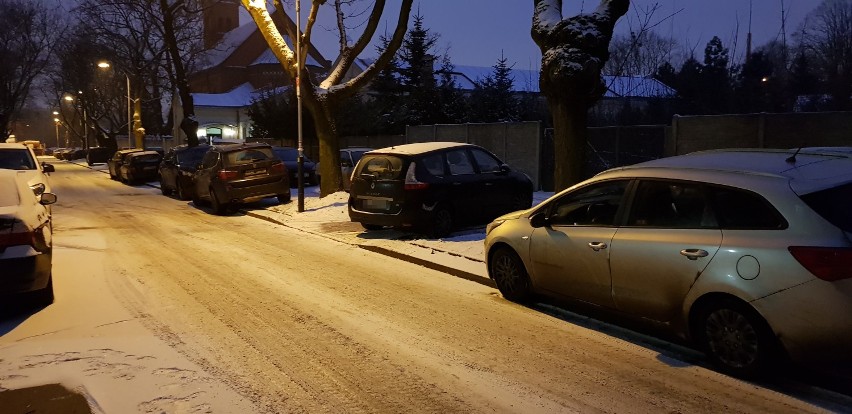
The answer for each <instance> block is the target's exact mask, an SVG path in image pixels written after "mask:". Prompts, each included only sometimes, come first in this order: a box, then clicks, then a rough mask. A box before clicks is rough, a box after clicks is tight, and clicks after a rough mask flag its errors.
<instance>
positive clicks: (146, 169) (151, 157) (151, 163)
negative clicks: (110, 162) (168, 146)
mask: <svg viewBox="0 0 852 414" xmlns="http://www.w3.org/2000/svg"><path fill="white" fill-rule="evenodd" d="M162 159H163V157H162V156H161V155H160V153H159V152H156V151H137V152H131V153H129V154H127V155H126V156H125V157H124V161H122V163H121V166H119V167H118V175H119V179H120V180H121V181H122V182H124V183H127V184H131V185H132V184H137V183H144V182H148V181H157V180H159V172H158V171H157V170H158V168H159V166H160V161H161V160H162Z"/></svg>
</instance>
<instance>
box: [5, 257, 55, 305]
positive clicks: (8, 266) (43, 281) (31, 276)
mask: <svg viewBox="0 0 852 414" xmlns="http://www.w3.org/2000/svg"><path fill="white" fill-rule="evenodd" d="M51 259H52V253H51V252H47V253H41V254H37V255H35V256H27V257H19V258H13V259H0V269H2V271H0V296H4V295H14V294H18V293H26V292H32V291H35V290H40V289H44V288H45V287H47V283H48V281H49V280H50V271H51Z"/></svg>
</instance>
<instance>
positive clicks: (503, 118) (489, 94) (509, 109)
mask: <svg viewBox="0 0 852 414" xmlns="http://www.w3.org/2000/svg"><path fill="white" fill-rule="evenodd" d="M492 68H493V71H492V72H491V73H490V74H489V75H488V76H486V77H485V78H484V79H481V80H480V81H479V84H478V85H477V86H476V88H475V89H474V91H473V97H474V98H473V100H472V102H471V108H472V111H473V117H474V120H475V121H477V122H514V121H517V120H518V119H520V115H519V109H518V100H517V98H516V97H515V93H514V78H513V77H512V67H511V66H509V65H508V64H507V59H506V58H505V57H503V56H501V57H500V59H499V60H498V61H497V63H496V64H495V65H494V66H492Z"/></svg>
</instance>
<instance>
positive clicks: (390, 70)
mask: <svg viewBox="0 0 852 414" xmlns="http://www.w3.org/2000/svg"><path fill="white" fill-rule="evenodd" d="M380 41H381V45H379V46H378V47H376V49H377V52H378V53H379V54H381V53H382V52H383V51H384V50H385V49H386V48H387V45H388V42H389V39H388V38H387V37H385V36H382V37H380ZM370 91H371V92H370V95H371V98H372V105H370V109H369V111H368V116H369V117H370V118H372V119H375V120H376V123H375V124H376V130H375V131H374V132H375V133H379V134H401V133H403V132H405V113H404V111H402V110H401V103H402V96H403V95H402V84H401V80H400V62H399V58H398V55H397V54H394V56H393V57H392V58H391V60H390V62H388V64H387V66H385V67H384V68H383V69H382V70H381V71H380V72H379V73H378V75H376V78H375V79H373V82H372V83H371V84H370Z"/></svg>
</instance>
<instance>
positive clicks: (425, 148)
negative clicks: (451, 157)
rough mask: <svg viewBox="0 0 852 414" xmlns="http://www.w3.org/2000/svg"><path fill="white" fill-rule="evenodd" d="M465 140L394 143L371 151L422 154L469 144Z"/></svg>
mask: <svg viewBox="0 0 852 414" xmlns="http://www.w3.org/2000/svg"><path fill="white" fill-rule="evenodd" d="M469 145H471V144H465V143H463V142H418V143H414V144H403V145H394V146H392V147H386V148H380V149H377V150H373V151H370V152H371V153H379V152H383V153H390V154H401V155H414V154H422V153H424V152H429V151H435V150H440V149H445V148H453V147H462V146H469Z"/></svg>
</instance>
